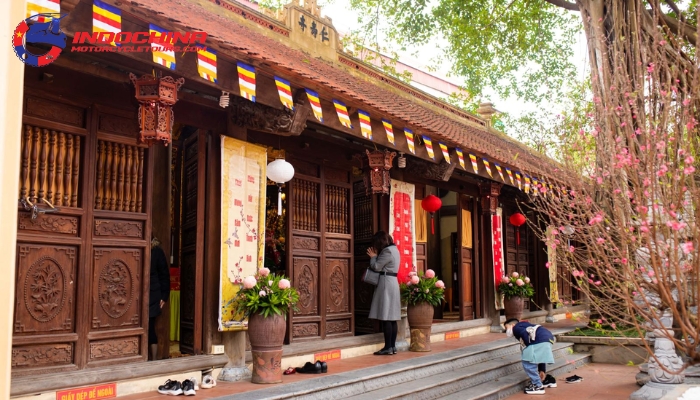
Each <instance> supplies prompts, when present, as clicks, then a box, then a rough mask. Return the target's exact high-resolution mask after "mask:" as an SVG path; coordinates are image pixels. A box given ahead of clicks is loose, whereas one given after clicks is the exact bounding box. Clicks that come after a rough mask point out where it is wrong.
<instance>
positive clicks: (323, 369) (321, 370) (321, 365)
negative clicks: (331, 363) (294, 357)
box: [285, 361, 328, 375]
mask: <svg viewBox="0 0 700 400" xmlns="http://www.w3.org/2000/svg"><path fill="white" fill-rule="evenodd" d="M287 371H289V369H287ZM287 371H285V374H286V375H289V374H291V373H293V372H289V373H287ZM295 371H296V372H298V373H300V374H325V373H327V372H328V364H326V363H325V362H322V361H316V362H315V363H311V362H307V363H306V364H304V366H303V367H296V368H295Z"/></svg>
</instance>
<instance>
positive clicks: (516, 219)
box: [508, 213, 526, 245]
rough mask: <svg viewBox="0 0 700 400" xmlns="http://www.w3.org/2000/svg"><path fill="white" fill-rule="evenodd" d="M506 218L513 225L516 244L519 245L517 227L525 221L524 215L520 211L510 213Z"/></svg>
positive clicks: (518, 230)
mask: <svg viewBox="0 0 700 400" xmlns="http://www.w3.org/2000/svg"><path fill="white" fill-rule="evenodd" d="M508 220H509V221H510V224H511V225H513V226H514V227H515V240H516V241H517V243H518V245H520V229H518V228H519V227H520V226H521V225H522V224H524V223H525V221H526V219H525V216H524V215H522V214H520V213H515V214H513V215H511V216H510V218H509V219H508Z"/></svg>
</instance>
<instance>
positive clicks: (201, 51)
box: [196, 44, 219, 83]
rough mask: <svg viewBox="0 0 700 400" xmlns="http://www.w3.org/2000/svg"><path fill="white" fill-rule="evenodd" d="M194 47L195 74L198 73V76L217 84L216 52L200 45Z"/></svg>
mask: <svg viewBox="0 0 700 400" xmlns="http://www.w3.org/2000/svg"><path fill="white" fill-rule="evenodd" d="M196 46H197V72H199V76H201V77H202V78H204V79H206V80H208V81H209V82H214V83H218V82H219V80H218V79H217V77H216V51H214V50H213V49H210V48H207V47H206V46H204V45H201V44H196Z"/></svg>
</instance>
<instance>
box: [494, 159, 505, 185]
mask: <svg viewBox="0 0 700 400" xmlns="http://www.w3.org/2000/svg"><path fill="white" fill-rule="evenodd" d="M493 166H494V167H496V171H498V175H499V176H500V177H501V180H502V181H503V182H504V183H505V181H506V178H505V177H504V176H503V169H502V168H501V166H500V165H498V163H493Z"/></svg>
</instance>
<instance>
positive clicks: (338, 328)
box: [326, 319, 351, 335]
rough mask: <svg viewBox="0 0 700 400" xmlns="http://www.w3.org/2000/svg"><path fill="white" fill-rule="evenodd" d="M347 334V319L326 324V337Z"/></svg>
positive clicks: (348, 322)
mask: <svg viewBox="0 0 700 400" xmlns="http://www.w3.org/2000/svg"><path fill="white" fill-rule="evenodd" d="M349 332H351V329H350V320H349V319H343V320H340V321H328V322H326V334H328V335H333V334H340V333H349Z"/></svg>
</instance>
